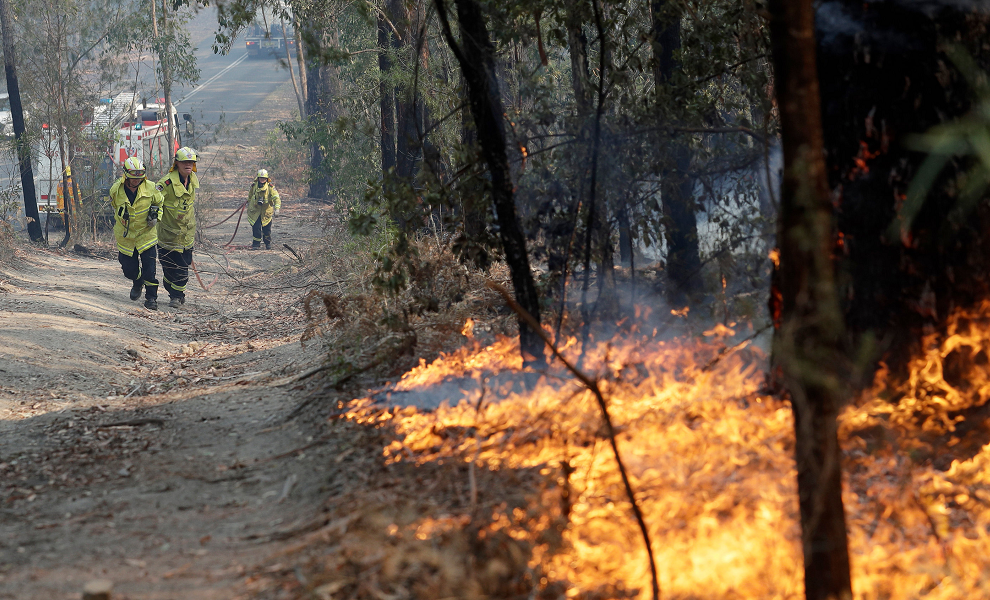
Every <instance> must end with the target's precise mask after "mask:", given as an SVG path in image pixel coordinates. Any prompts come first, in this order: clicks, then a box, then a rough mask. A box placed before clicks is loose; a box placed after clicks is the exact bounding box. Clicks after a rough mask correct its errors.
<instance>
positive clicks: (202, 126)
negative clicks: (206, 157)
mask: <svg viewBox="0 0 990 600" xmlns="http://www.w3.org/2000/svg"><path fill="white" fill-rule="evenodd" d="M215 28H216V9H214V8H208V9H204V10H202V11H200V12H199V14H198V15H197V16H196V17H195V18H194V19H193V21H192V22H191V23H190V31H192V32H195V33H193V34H192V36H191V37H192V42H193V46H195V47H196V51H195V56H196V63H197V66H198V67H199V69H200V72H201V75H200V80H199V81H198V82H197V83H196V84H195V85H192V86H188V85H187V86H176V88H175V89H173V91H172V102H173V103H174V104H175V105H176V108H177V109H178V111H179V115H180V117H179V118H180V121H179V128H180V132H182V133H181V135H182V143H183V144H184V145H188V146H193V147H194V148H196V147H199V146H202V145H205V144H207V143H209V142H210V141H212V140H213V139H214V136H215V134H216V133H217V127H218V124H219V123H221V121H222V122H223V123H225V124H227V125H233V124H235V123H237V122H239V121H241V122H246V121H250V120H251V119H252V118H254V116H253V114H252V113H253V111H254V109H255V108H256V107H257V106H258V104H259V103H260V102H261V101H262V100H264V99H265V98H266V97H267V96H268V95H269V94H271V93H272V92H273V91H275V90H276V89H278V88H279V87H280V86H281V85H283V84H284V83H285V82H287V81H288V80H289V72H288V71H287V70H286V69H285V68H284V67H283V66H281V64H280V62H279V61H278V60H277V59H275V58H274V57H267V58H248V56H247V50H246V49H245V47H244V40H243V38H242V37H238V38H237V39H236V40H235V41H234V43H233V44H232V46H231V52H230V54H228V55H218V54H214V53H213V49H212V45H213V42H214V37H213V33H212V32H213V30H214V29H215ZM138 80H139V84H138V85H139V89H140V90H141V92H142V93H143V94H145V95H146V96H147V97H148V98H149V100H150V99H151V98H154V97H155V95H156V94H155V92H156V90H157V89H158V87H157V85H156V83H155V81H154V64H153V63H152V61H151V60H150V58H149V59H146V60H144V61H142V62H141V66H140V69H139V71H138ZM158 93H159V94H160V93H161V92H160V90H159V91H158ZM183 113H189V114H190V115H191V116H192V118H193V120H194V121H195V124H196V125H195V133H196V137H195V138H193V139H191V140H190V139H188V138H186V136H185V134H184V122H183V121H182V120H181V118H182V117H181V115H182V114H183ZM259 116H260V115H259ZM220 135H221V136H222V132H221V133H220ZM18 177H19V175H18V174H17V166H16V159H15V158H14V157H13V156H12V155H11V154H10V153H8V152H3V153H0V205H2V203H3V200H4V198H3V197H2V192H3V190H9V189H10V188H11V187H12V186H14V185H15V181H14V180H15V179H17V178H18ZM17 196H19V193H18V194H17ZM21 214H22V215H23V205H22V206H21Z"/></svg>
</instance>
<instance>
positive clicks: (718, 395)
mask: <svg viewBox="0 0 990 600" xmlns="http://www.w3.org/2000/svg"><path fill="white" fill-rule="evenodd" d="M737 329H739V330H740V335H747V334H748V332H747V331H745V330H743V328H741V327H737ZM465 333H469V331H465ZM737 338H738V335H736V333H735V332H734V331H733V330H731V329H729V328H727V327H723V326H718V327H716V328H715V329H712V330H710V331H706V332H704V333H703V334H696V335H684V336H681V337H677V338H672V339H670V338H668V339H664V338H662V337H661V336H658V335H657V334H656V333H655V332H654V331H652V330H651V331H642V330H638V329H637V328H636V327H632V328H627V334H626V335H625V336H624V337H622V338H621V339H620V338H618V337H616V338H613V339H610V340H608V341H600V342H597V343H595V344H593V348H592V349H591V350H590V351H589V352H587V353H586V354H585V356H584V358H583V362H582V364H583V367H582V369H583V370H584V372H585V373H587V374H589V375H591V376H593V377H595V379H596V381H597V383H598V385H599V387H600V389H601V390H602V392H603V394H604V396H605V398H606V399H607V402H608V406H609V410H610V413H611V417H612V420H613V422H614V424H615V426H616V430H617V432H618V434H617V440H618V446H619V449H620V452H621V454H622V458H623V460H624V463H625V466H626V468H627V470H628V472H629V475H630V479H631V482H632V485H633V488H634V489H635V492H636V501H637V502H638V504H639V506H640V507H641V509H642V512H643V514H644V515H645V521H646V523H647V527H648V531H649V536H650V539H651V541H652V546H653V550H654V552H655V554H656V562H657V566H658V570H659V576H660V588H661V591H662V596H663V597H664V598H693V599H694V598H713V599H714V598H719V599H724V598H800V597H803V594H802V583H801V582H802V565H801V554H800V546H799V527H798V521H797V499H796V493H797V490H796V485H795V471H794V465H793V426H792V419H791V411H790V407H789V406H788V405H787V403H786V402H781V401H778V400H775V399H773V398H772V397H770V396H767V395H765V393H764V391H763V381H764V373H765V366H766V357H765V356H764V355H763V353H762V352H760V351H759V350H758V349H756V348H753V347H750V346H748V345H747V344H746V343H745V342H744V343H742V344H738V343H737V342H735V340H736V339H737ZM925 347H926V352H925V353H924V354H923V355H921V356H918V357H917V358H916V359H915V360H914V361H913V363H912V366H911V376H910V377H909V378H908V379H907V380H906V381H904V382H902V383H897V384H895V383H893V382H891V381H889V380H888V379H887V378H886V374H885V373H884V372H881V373H880V374H878V377H877V384H876V385H875V386H874V389H873V390H871V391H869V392H868V393H866V394H864V395H863V398H862V399H860V400H859V401H858V402H856V403H855V405H852V406H850V407H848V408H847V409H846V410H845V411H844V413H843V414H842V416H841V419H840V427H841V437H842V440H843V445H844V450H845V459H844V460H845V463H844V470H845V481H846V489H845V492H844V500H845V505H846V511H847V521H848V526H849V531H850V544H851V556H852V559H853V569H854V590H855V593H856V596H857V598H864V599H865V598H869V599H872V598H946V599H948V598H962V597H984V596H985V595H986V592H987V590H988V588H990V578H988V577H987V573H988V572H990V559H988V558H987V557H988V556H990V535H988V533H987V531H988V526H990V476H988V473H990V444H987V442H988V438H990V420H988V416H990V415H988V414H987V411H986V409H985V407H986V406H987V404H986V400H987V399H988V398H990V361H988V359H987V356H988V352H990V349H988V348H990V302H987V303H984V304H983V305H981V306H979V307H977V308H976V309H974V310H971V311H960V312H958V313H957V315H956V316H955V317H954V318H952V319H951V320H950V321H949V323H948V325H947V328H946V330H945V332H944V333H943V334H941V335H938V334H936V333H934V332H931V333H930V335H929V336H928V337H927V338H926V339H925ZM578 348H579V344H578V343H577V342H576V341H575V340H567V341H566V342H565V343H563V347H562V348H561V350H562V354H563V355H564V356H565V357H567V358H568V359H570V360H572V361H574V360H576V358H577V355H578ZM517 357H518V348H517V347H516V345H515V343H514V342H513V341H511V340H509V339H505V338H500V339H498V340H497V341H496V342H495V343H493V344H489V345H484V344H481V343H477V342H474V341H472V342H471V343H469V344H468V345H467V346H465V347H464V348H462V349H460V350H457V351H455V352H452V353H450V354H445V355H443V356H442V357H441V358H439V359H438V360H436V361H434V362H432V363H429V364H427V363H425V362H424V363H422V364H421V365H420V366H419V367H416V368H414V369H411V370H410V371H409V372H407V374H406V375H405V377H403V378H402V380H400V381H399V382H398V383H396V384H395V385H393V386H392V387H391V390H392V393H393V395H392V396H391V397H390V398H389V399H390V400H391V401H392V402H393V405H390V406H383V405H382V399H383V396H381V395H379V396H374V397H368V398H363V399H359V400H355V401H353V402H352V403H351V404H350V406H349V411H348V412H347V414H346V418H347V419H348V420H350V421H351V422H353V423H355V424H364V425H366V426H371V427H373V428H374V429H376V430H378V431H381V432H383V433H384V434H385V440H384V445H385V448H384V457H383V460H384V465H383V466H382V468H383V472H384V473H388V474H389V475H388V477H391V478H392V479H390V481H392V483H391V484H390V485H389V486H386V488H388V490H387V491H383V490H381V489H378V490H377V491H375V492H374V493H370V492H362V493H361V494H358V495H355V496H354V498H359V499H357V500H353V499H352V505H351V506H350V509H348V510H344V509H343V508H341V509H339V510H338V511H337V514H346V515H347V516H345V517H342V518H341V519H338V520H336V521H332V522H331V523H330V525H328V526H327V527H326V528H324V529H323V530H321V531H320V532H317V533H316V534H313V538H312V539H310V540H306V541H304V542H303V543H301V544H300V545H299V546H298V547H297V548H296V550H298V551H299V552H303V551H304V549H305V553H306V554H307V555H308V556H309V558H310V563H309V569H308V571H307V573H308V575H307V577H308V579H306V581H307V582H308V583H307V584H305V585H301V584H300V585H297V586H296V587H297V588H299V589H300V590H303V589H304V590H305V593H306V594H310V593H314V594H315V595H316V597H319V598H382V597H389V598H435V597H458V598H482V597H489V598H523V597H527V598H563V597H567V598H582V599H592V598H601V599H604V598H624V597H639V598H646V597H649V590H650V570H649V563H648V559H647V556H646V552H645V550H644V548H645V546H644V543H643V537H642V536H641V534H640V532H639V530H638V529H637V525H636V522H635V520H634V519H633V518H632V515H631V504H630V501H629V498H628V496H627V495H626V493H625V491H624V488H623V485H622V482H621V479H620V476H619V472H618V470H617V468H616V461H615V456H614V454H613V453H612V452H611V449H610V445H609V442H608V439H607V435H606V429H605V427H603V424H602V423H603V421H602V415H601V412H600V410H599V408H598V406H597V405H596V402H595V400H594V398H593V396H592V395H591V394H590V393H589V392H588V390H587V389H586V388H585V387H584V386H582V385H581V384H579V383H577V382H576V381H575V380H574V378H573V377H571V376H570V375H569V374H568V373H567V372H566V371H565V370H564V369H563V368H561V367H560V366H559V365H554V366H551V368H550V370H549V371H548V372H546V373H540V374H533V373H526V372H524V371H523V370H522V366H521V364H520V362H519V360H518V358H517ZM507 373H508V374H509V375H506V374H507ZM463 381H475V382H476V385H475V386H474V387H473V388H470V387H468V388H467V391H463V392H462V393H461V395H460V396H456V397H455V398H456V402H455V403H447V402H441V403H440V404H439V407H438V408H436V409H435V410H423V409H418V408H415V407H413V406H402V405H399V404H397V403H396V399H397V397H396V395H395V394H400V393H401V394H421V395H430V394H433V395H436V394H437V393H441V392H443V389H444V388H443V386H444V384H445V383H448V384H449V383H450V382H463ZM438 390H440V392H438ZM443 393H445V392H443ZM398 398H399V399H402V398H404V396H401V395H400V396H398ZM436 400H437V399H436V398H434V404H435V403H436ZM314 542H319V543H318V544H315V545H314ZM328 547H329V549H327V548H328Z"/></svg>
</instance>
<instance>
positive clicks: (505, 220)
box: [434, 0, 545, 366]
mask: <svg viewBox="0 0 990 600" xmlns="http://www.w3.org/2000/svg"><path fill="white" fill-rule="evenodd" d="M434 2H435V4H436V7H437V13H438V16H439V17H440V21H441V25H442V27H443V30H444V31H443V32H444V37H445V38H446V40H447V43H448V44H449V45H450V49H451V51H453V53H454V55H455V56H456V57H457V61H458V62H459V63H460V65H461V72H462V73H463V75H464V80H465V82H466V83H467V94H468V100H469V101H470V104H471V116H472V117H473V120H474V125H475V131H476V132H477V135H478V143H479V145H480V146H481V155H482V157H483V158H484V161H485V164H486V165H487V167H488V172H489V174H490V175H491V183H492V202H493V204H494V206H495V216H496V219H497V222H498V234H499V239H500V241H501V243H502V251H503V253H504V255H505V262H506V264H507V265H508V267H509V272H510V275H511V278H512V287H513V289H514V291H515V296H516V302H518V303H519V305H520V306H521V307H522V308H523V309H524V310H525V311H527V312H528V313H529V314H530V315H531V316H532V317H533V318H534V319H535V320H536V321H537V322H539V321H540V298H539V293H538V292H537V290H536V282H535V281H534V280H533V272H532V271H531V270H530V267H529V255H528V253H527V251H526V238H525V236H524V235H523V232H522V228H521V227H520V225H519V219H518V218H517V217H516V205H515V199H514V197H513V185H512V178H511V175H510V172H509V161H508V155H507V154H506V150H505V143H506V137H505V124H504V123H503V121H502V115H503V114H504V111H503V108H502V98H501V96H500V95H499V87H498V81H497V79H496V78H495V48H494V46H493V44H492V43H491V40H490V39H489V37H488V27H487V26H486V24H485V16H484V14H483V13H482V11H481V7H480V6H479V5H478V3H477V2H476V1H475V0H455V4H456V6H457V19H458V23H459V25H460V33H461V43H460V44H458V43H457V41H456V40H455V39H454V36H453V33H452V32H451V30H450V24H449V22H448V20H447V10H446V7H445V6H444V1H443V0H434ZM518 323H519V348H520V351H521V352H522V355H523V362H524V363H525V364H527V365H531V366H542V365H543V364H545V358H544V353H543V341H542V340H541V339H540V336H539V335H538V334H537V333H536V332H534V331H532V330H531V329H530V328H529V326H528V325H527V324H526V322H525V321H524V320H523V319H522V318H521V317H520V318H519V319H518Z"/></svg>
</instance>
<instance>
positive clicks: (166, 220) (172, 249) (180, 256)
mask: <svg viewBox="0 0 990 600" xmlns="http://www.w3.org/2000/svg"><path fill="white" fill-rule="evenodd" d="M155 188H156V189H157V190H158V191H159V192H161V193H162V196H163V199H164V202H163V204H162V217H161V222H160V223H159V224H158V248H159V252H158V254H159V260H160V261H161V263H162V282H163V283H164V284H165V290H166V291H167V292H168V295H169V301H168V305H169V306H170V307H171V308H179V306H181V305H183V304H185V303H186V283H188V282H189V266H190V265H191V264H192V259H193V258H192V257H193V241H194V239H195V237H196V211H195V207H194V204H195V202H196V190H197V189H198V188H199V179H198V178H197V177H196V151H195V150H193V149H192V148H187V147H182V148H179V149H178V150H177V151H176V152H175V160H174V161H172V168H171V169H169V171H168V174H167V175H165V177H163V178H162V179H161V180H160V181H159V182H158V185H157V186H155Z"/></svg>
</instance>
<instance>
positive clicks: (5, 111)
mask: <svg viewBox="0 0 990 600" xmlns="http://www.w3.org/2000/svg"><path fill="white" fill-rule="evenodd" d="M29 118H30V115H29V114H28V111H26V110H25V111H24V120H25V121H27V120H28V119H29ZM0 135H3V136H5V137H14V115H13V114H12V113H11V112H10V94H8V93H7V92H0Z"/></svg>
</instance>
